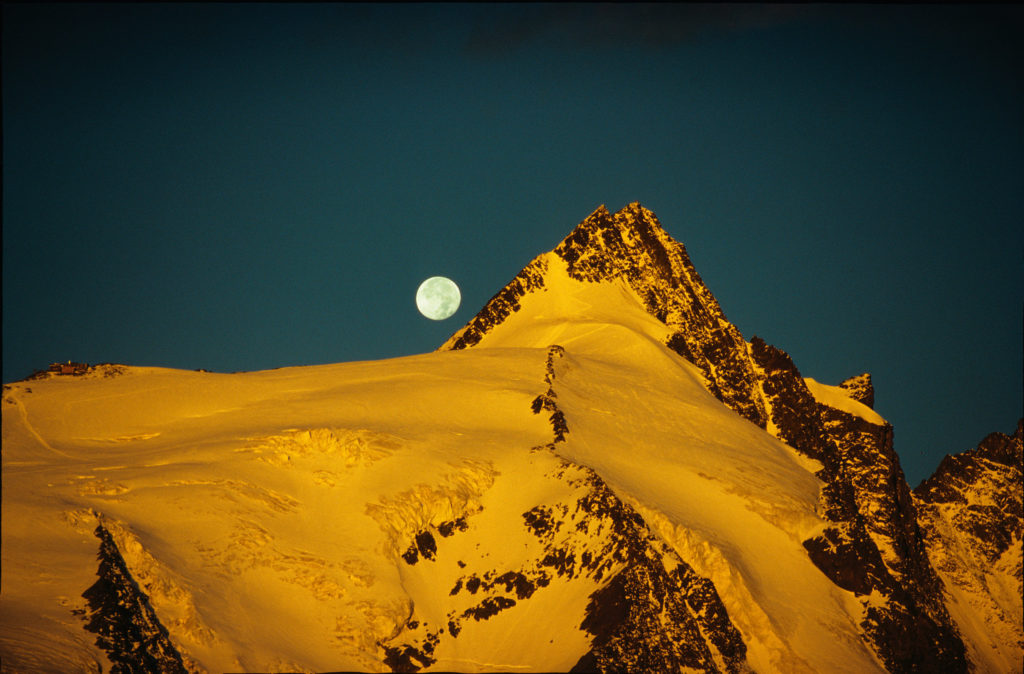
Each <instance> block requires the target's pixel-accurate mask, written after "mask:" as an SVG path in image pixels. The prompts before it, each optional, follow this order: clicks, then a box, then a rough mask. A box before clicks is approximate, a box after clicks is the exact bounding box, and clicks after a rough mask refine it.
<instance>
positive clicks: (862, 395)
mask: <svg viewBox="0 0 1024 674" xmlns="http://www.w3.org/2000/svg"><path fill="white" fill-rule="evenodd" d="M839 386H840V387H842V388H844V389H846V390H847V391H849V392H850V397H851V398H853V399H854V400H856V401H858V402H861V403H864V404H865V405H867V406H868V407H870V408H872V409H874V407H875V387H874V386H873V385H872V384H871V375H870V374H868V373H867V372H865V373H864V374H859V375H857V376H856V377H850V378H849V379H844V380H843V381H841V382H839Z"/></svg>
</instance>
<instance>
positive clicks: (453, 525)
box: [437, 517, 469, 538]
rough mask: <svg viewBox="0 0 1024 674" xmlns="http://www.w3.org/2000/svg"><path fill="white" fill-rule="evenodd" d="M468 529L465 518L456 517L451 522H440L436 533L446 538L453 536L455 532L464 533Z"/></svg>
mask: <svg viewBox="0 0 1024 674" xmlns="http://www.w3.org/2000/svg"><path fill="white" fill-rule="evenodd" d="M468 528H469V523H467V522H466V518H465V517H457V518H455V520H453V521H451V522H441V523H440V524H438V525H437V532H438V533H439V534H441V535H442V536H443V537H445V538H448V537H449V536H454V535H455V532H456V531H465V530H466V529H468Z"/></svg>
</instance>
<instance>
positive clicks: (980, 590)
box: [912, 420, 1024, 671]
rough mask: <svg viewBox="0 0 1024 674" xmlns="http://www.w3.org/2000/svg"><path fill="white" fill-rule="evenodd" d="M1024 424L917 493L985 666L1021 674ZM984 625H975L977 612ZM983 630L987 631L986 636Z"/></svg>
mask: <svg viewBox="0 0 1024 674" xmlns="http://www.w3.org/2000/svg"><path fill="white" fill-rule="evenodd" d="M1022 437H1024V420H1021V421H1018V422H1017V428H1016V430H1015V432H1014V433H1013V434H1012V435H1006V434H1003V433H992V434H991V435H989V436H987V437H986V438H985V439H984V440H982V441H981V442H980V443H979V444H978V447H977V448H975V449H970V450H967V451H965V452H962V453H960V454H956V455H953V456H949V455H947V456H946V457H945V458H944V459H943V460H942V462H941V463H940V464H939V467H938V468H937V469H936V471H935V473H934V474H933V475H932V476H931V477H929V478H928V479H927V480H925V481H923V482H922V483H921V484H920V485H918V486H917V488H915V489H914V491H913V494H912V498H913V500H914V503H915V505H916V507H917V511H918V514H919V521H920V523H921V530H922V532H923V535H924V541H925V547H926V550H927V553H928V557H929V559H930V560H931V563H932V565H933V566H934V567H935V569H936V570H937V571H938V575H939V577H940V578H941V579H942V581H943V583H944V584H945V586H946V588H947V590H948V592H949V594H950V595H951V600H950V612H951V613H952V615H953V617H954V619H955V621H956V622H957V624H958V626H959V627H960V630H961V631H962V632H963V633H964V634H965V635H970V636H971V637H973V638H970V639H968V640H967V643H968V646H969V649H970V651H971V656H972V657H971V659H972V661H973V662H977V663H983V664H982V666H980V667H978V669H983V668H984V669H989V670H991V671H999V670H1002V671H1013V670H1014V668H1016V669H1017V671H1019V668H1020V666H1021V662H1022V661H1024V610H1022V609H1024V606H1022V600H1021V596H1022V589H1024V572H1022V566H1021V540H1022V538H1024V496H1022V490H1024V487H1022V484H1024V458H1022V456H1024V452H1022V445H1024V443H1022ZM979 614H980V615H983V616H985V618H984V624H983V625H982V626H977V625H974V624H973V623H974V618H973V616H975V615H979ZM979 632H980V634H979Z"/></svg>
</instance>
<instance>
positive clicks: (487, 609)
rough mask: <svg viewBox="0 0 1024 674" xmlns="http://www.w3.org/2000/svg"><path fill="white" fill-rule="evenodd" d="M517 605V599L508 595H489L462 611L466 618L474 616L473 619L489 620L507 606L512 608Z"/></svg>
mask: <svg viewBox="0 0 1024 674" xmlns="http://www.w3.org/2000/svg"><path fill="white" fill-rule="evenodd" d="M515 605H516V600H515V599H509V598H508V597H502V596H500V595H499V596H497V597H488V598H487V599H484V600H483V601H482V602H481V603H480V604H479V605H478V606H473V607H472V608H468V609H466V610H465V611H463V612H462V616H463V617H464V618H472V619H473V620H487V619H488V618H490V617H492V616H496V615H498V613H500V612H501V611H504V610H505V609H507V608H512V607H513V606H515Z"/></svg>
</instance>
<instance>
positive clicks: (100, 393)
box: [0, 205, 966, 674]
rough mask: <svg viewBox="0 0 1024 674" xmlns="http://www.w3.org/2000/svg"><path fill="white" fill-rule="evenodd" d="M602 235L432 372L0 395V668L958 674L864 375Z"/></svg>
mask: <svg viewBox="0 0 1024 674" xmlns="http://www.w3.org/2000/svg"><path fill="white" fill-rule="evenodd" d="M614 218H617V220H615V222H613V220H612V216H611V215H610V214H608V212H607V211H606V210H602V209H599V210H598V211H597V212H595V214H594V215H592V216H591V217H590V218H588V219H587V220H586V221H584V223H581V225H580V227H578V228H577V229H576V230H574V231H573V233H572V234H571V235H570V236H569V237H568V238H567V239H566V241H565V242H563V243H562V244H561V245H560V246H559V248H558V249H556V250H555V251H552V252H551V253H546V254H543V255H541V256H539V257H538V258H537V259H536V260H534V261H533V262H532V263H531V264H530V265H529V266H528V267H527V268H526V269H524V270H523V272H522V273H521V274H520V275H519V276H517V277H516V279H514V280H513V282H512V283H510V284H509V286H507V287H506V288H505V289H503V290H502V291H501V292H499V294H498V295H496V296H495V298H494V299H493V300H492V301H491V302H489V303H488V305H487V306H486V307H484V309H483V310H482V311H481V312H480V314H478V316H477V317H476V318H474V320H473V321H471V322H470V324H469V325H467V326H466V327H465V328H463V329H462V330H459V331H458V332H456V334H455V335H453V336H452V338H451V339H450V340H449V341H448V342H447V343H446V344H445V345H444V346H442V348H441V349H440V350H438V351H437V352H434V353H430V354H425V355H420V356H410V357H406V358H398V359H393V360H384V361H376V362H356V363H345V364H338V365H324V366H317V367H301V368H285V369H280V370H271V371H266V372H252V373H239V374H230V375H228V374H213V373H207V372H192V371H181V370H168V369H160V368H141V367H125V366H97V367H94V368H91V369H90V370H89V372H88V373H86V374H85V375H82V376H60V375H56V374H49V375H44V376H42V377H41V378H37V379H32V380H28V381H23V382H18V383H14V384H10V385H6V386H4V394H3V404H2V410H3V511H2V518H3V519H2V524H3V546H2V576H0V582H2V588H0V590H2V591H0V658H2V663H3V664H2V667H3V671H5V672H6V671H11V672H77V671H100V670H102V671H113V672H120V671H124V672H127V671H166V672H184V671H208V672H224V671H392V670H393V671H419V670H425V671H430V670H441V671H453V670H454V671H570V670H573V671H630V672H665V671H697V672H749V671H758V672H786V673H787V674H788V673H792V672H858V673H859V672H876V671H885V670H886V669H888V670H889V671H917V670H916V669H914V667H915V666H916V665H915V664H914V663H915V662H917V659H919V658H920V657H921V653H922V652H923V651H922V650H921V649H922V648H925V649H926V650H927V649H929V648H931V650H934V651H935V653H937V655H936V656H935V658H936V659H935V660H934V661H933V662H942V663H950V662H951V663H953V664H954V665H957V666H954V667H952V668H949V669H946V670H944V671H966V670H965V660H964V659H963V652H964V647H963V644H962V643H961V642H960V641H959V637H956V638H955V639H952V640H950V639H949V638H948V630H949V629H951V628H950V627H949V625H950V624H951V623H950V618H949V616H948V615H946V614H945V613H944V611H945V609H944V608H943V604H942V603H941V600H940V599H937V597H939V594H938V592H939V590H937V589H936V587H939V586H938V585H937V584H938V582H939V581H938V580H937V579H936V578H935V575H934V572H932V571H931V567H930V566H927V564H928V562H927V559H926V557H925V552H924V548H923V547H922V546H923V544H922V543H921V539H920V533H919V532H917V529H916V526H917V525H916V521H915V520H914V519H913V518H914V517H915V515H914V511H913V510H912V508H910V509H908V507H907V505H906V504H908V503H910V501H911V497H910V495H909V491H907V488H906V484H905V481H902V480H903V478H902V472H901V471H900V469H899V464H898V460H897V459H896V458H895V454H894V453H893V452H892V449H891V427H890V426H889V425H888V424H887V423H886V422H885V420H884V419H883V418H882V417H881V416H880V415H879V414H878V413H877V412H875V411H874V410H873V409H871V405H872V398H873V390H872V389H871V384H870V377H869V376H868V375H866V374H865V375H861V376H859V377H855V378H852V379H851V380H848V381H847V382H844V383H843V384H842V385H841V386H839V387H833V386H826V385H823V384H819V383H818V382H816V381H814V380H813V379H806V380H805V379H803V378H802V377H800V376H799V373H798V372H797V371H796V369H795V366H793V364H792V362H791V361H790V360H789V357H788V356H787V355H786V354H785V353H784V352H781V351H779V350H777V349H774V347H770V346H768V345H765V344H764V343H763V342H759V341H758V340H756V339H754V340H752V341H751V342H747V341H745V340H744V339H743V338H742V336H741V335H740V334H739V332H738V330H736V329H735V328H734V327H733V326H732V325H731V324H729V323H728V322H727V321H726V320H725V318H724V315H723V314H722V312H721V310H720V308H719V307H718V305H717V302H715V300H714V298H713V297H712V296H711V295H710V292H709V291H708V290H707V289H706V288H705V287H704V286H703V283H702V282H701V281H700V279H699V277H698V276H697V275H696V272H695V270H693V269H692V266H691V265H690V263H689V260H688V258H687V257H686V254H685V251H684V250H683V249H682V247H681V246H680V245H678V244H675V243H674V242H672V241H671V240H670V239H669V238H668V237H667V234H665V233H664V231H663V230H661V229H660V226H656V221H655V220H654V219H653V214H650V212H649V211H646V210H645V209H642V208H641V207H639V205H631V206H630V207H628V208H627V209H623V211H622V212H620V213H618V214H616V215H615V216H614ZM623 222H624V223H626V226H619V225H617V224H615V223H623ZM652 223H653V224H652ZM588 228H589V229H588ZM588 237H589V238H588ZM595 246H599V247H595ZM601 246H603V247H601ZM616 265H618V266H616ZM469 347H471V348H469ZM898 481H902V482H898ZM897 483H898V484H900V485H902V486H901V487H899V488H894V487H893V486H892V485H894V484H897ZM901 490H902V491H901ZM844 518H845V519H844ZM915 537H916V538H915ZM922 565H924V566H922ZM922 569H924V570H922ZM929 574H930V575H929ZM921 588H924V589H921ZM957 615H958V617H957V619H958V620H959V619H960V617H959V614H957ZM887 630H889V631H893V630H903V632H902V634H903V636H902V637H901V638H900V639H897V640H893V639H888V637H887V636H886V635H887V634H889V633H890V632H887ZM943 630H947V632H944V631H943ZM887 639H888V640H887ZM929 640H931V641H929ZM922 644H924V646H922ZM932 644H934V646H935V647H934V648H932V647H931V645H932ZM957 648H959V651H957ZM929 652H930V651H929ZM958 658H959V659H958Z"/></svg>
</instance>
